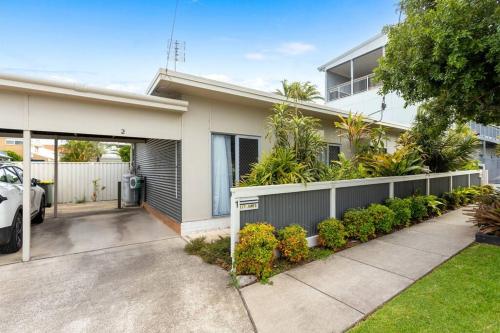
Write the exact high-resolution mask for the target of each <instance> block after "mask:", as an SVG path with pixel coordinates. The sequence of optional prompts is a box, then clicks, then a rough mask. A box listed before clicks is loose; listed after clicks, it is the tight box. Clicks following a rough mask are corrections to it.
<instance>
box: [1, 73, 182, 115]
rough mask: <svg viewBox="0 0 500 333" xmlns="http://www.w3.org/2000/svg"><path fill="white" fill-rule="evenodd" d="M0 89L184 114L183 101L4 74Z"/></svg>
mask: <svg viewBox="0 0 500 333" xmlns="http://www.w3.org/2000/svg"><path fill="white" fill-rule="evenodd" d="M0 89H2V90H6V91H15V92H21V93H29V94H41V95H51V96H59V97H72V98H78V99H86V100H92V101H100V102H105V103H113V104H121V105H129V106H136V107H142V108H146V109H156V110H165V111H173V112H185V111H187V107H188V103H187V102H186V101H181V100H176V99H170V98H163V97H158V96H150V95H145V94H135V93H129V92H123V91H116V90H111V89H105V88H97V87H89V86H86V85H82V84H76V83H67V82H60V81H54V80H47V79H40V78H33V77H27V76H22V75H14V74H6V73H0Z"/></svg>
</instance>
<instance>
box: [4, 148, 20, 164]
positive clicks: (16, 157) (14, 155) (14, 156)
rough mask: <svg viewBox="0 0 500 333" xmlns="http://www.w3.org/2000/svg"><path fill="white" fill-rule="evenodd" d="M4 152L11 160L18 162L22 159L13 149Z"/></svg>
mask: <svg viewBox="0 0 500 333" xmlns="http://www.w3.org/2000/svg"><path fill="white" fill-rule="evenodd" d="M5 153H6V154H7V156H9V157H10V159H11V161H12V162H20V161H22V160H23V157H22V156H21V155H19V154H18V153H16V152H15V151H12V150H6V151H5Z"/></svg>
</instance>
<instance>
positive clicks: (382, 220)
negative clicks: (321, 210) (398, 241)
mask: <svg viewBox="0 0 500 333" xmlns="http://www.w3.org/2000/svg"><path fill="white" fill-rule="evenodd" d="M366 210H367V213H368V214H369V215H371V217H372V219H373V224H374V225H375V230H376V231H377V232H383V233H389V232H391V231H392V228H393V227H394V223H395V219H396V214H395V213H394V212H393V211H392V210H391V209H390V208H389V207H387V206H384V205H380V204H372V205H370V206H369V207H368V208H367V209H366Z"/></svg>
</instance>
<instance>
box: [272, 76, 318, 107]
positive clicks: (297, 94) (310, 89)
mask: <svg viewBox="0 0 500 333" xmlns="http://www.w3.org/2000/svg"><path fill="white" fill-rule="evenodd" d="M275 93H276V94H278V95H281V96H285V97H287V98H289V99H291V100H294V101H296V102H297V101H304V102H312V101H315V100H317V99H321V100H322V99H323V97H321V94H320V93H319V90H318V88H317V87H316V86H315V85H314V84H312V83H311V82H309V81H307V82H299V81H294V82H288V80H283V81H281V89H276V91H275Z"/></svg>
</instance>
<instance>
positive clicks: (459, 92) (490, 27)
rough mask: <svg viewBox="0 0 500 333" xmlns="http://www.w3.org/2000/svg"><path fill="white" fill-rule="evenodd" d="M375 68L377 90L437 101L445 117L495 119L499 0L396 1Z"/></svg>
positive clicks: (499, 86)
mask: <svg viewBox="0 0 500 333" xmlns="http://www.w3.org/2000/svg"><path fill="white" fill-rule="evenodd" d="M400 6H401V11H402V14H403V17H405V19H404V21H402V22H401V23H398V24H395V25H392V26H388V27H386V28H385V31H386V32H387V34H388V37H389V42H388V44H387V46H386V49H385V57H383V58H382V59H381V60H380V64H379V66H378V68H377V69H376V70H375V73H376V75H377V78H378V79H379V80H380V81H381V82H382V83H383V88H382V91H381V92H382V93H383V94H386V93H389V92H397V93H398V94H400V95H401V97H403V98H404V99H405V101H406V102H407V103H409V104H415V103H421V102H428V101H430V100H433V104H434V105H436V103H437V104H439V106H440V107H439V110H440V112H441V114H440V115H441V116H443V117H444V118H446V119H448V120H449V121H454V120H458V121H466V120H473V121H476V122H479V123H483V124H492V123H493V124H500V108H499V104H500V103H499V102H500V97H499V96H500V94H499V90H500V75H499V74H500V5H499V2H498V0H401V2H400Z"/></svg>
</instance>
